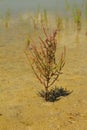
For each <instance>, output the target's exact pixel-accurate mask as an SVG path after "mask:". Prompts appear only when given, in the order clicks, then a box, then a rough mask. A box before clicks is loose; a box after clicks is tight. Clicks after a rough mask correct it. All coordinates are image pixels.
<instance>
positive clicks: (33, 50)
mask: <svg viewBox="0 0 87 130" xmlns="http://www.w3.org/2000/svg"><path fill="white" fill-rule="evenodd" d="M43 33H44V36H45V39H42V38H41V37H39V43H40V44H39V45H38V43H37V45H38V47H37V46H36V42H34V41H33V40H32V41H33V43H32V44H30V41H28V45H27V49H26V51H25V54H26V55H27V57H28V58H29V62H30V59H32V62H31V67H32V69H33V72H34V74H35V75H36V77H37V79H38V80H39V81H40V83H41V84H43V85H44V88H45V92H46V94H45V97H44V98H45V100H46V101H48V100H49V88H50V87H51V86H52V85H53V84H54V83H55V81H56V80H57V79H58V78H59V76H60V74H62V72H61V71H62V68H63V67H64V65H65V52H66V49H65V47H64V51H63V52H62V54H61V56H60V58H59V60H58V61H56V50H57V41H56V35H57V30H55V31H54V32H53V33H52V35H48V33H47V31H46V29H45V28H43Z"/></svg>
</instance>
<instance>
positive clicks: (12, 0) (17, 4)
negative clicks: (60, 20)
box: [0, 0, 83, 14]
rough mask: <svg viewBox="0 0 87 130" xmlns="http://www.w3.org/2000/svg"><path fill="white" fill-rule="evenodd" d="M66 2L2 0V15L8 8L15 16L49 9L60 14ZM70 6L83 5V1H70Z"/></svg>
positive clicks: (0, 10)
mask: <svg viewBox="0 0 87 130" xmlns="http://www.w3.org/2000/svg"><path fill="white" fill-rule="evenodd" d="M65 1H66V0H0V13H1V14H3V13H5V12H6V11H7V10H8V8H9V9H10V10H11V12H12V13H13V14H17V13H22V12H27V11H36V10H38V8H40V10H42V9H47V10H48V11H51V12H55V13H58V12H59V11H60V12H62V13H64V8H65V6H66V2H65ZM68 3H69V4H70V6H71V5H72V4H73V5H74V4H75V3H77V4H78V5H80V6H81V5H82V3H83V0H75V1H72V0H68Z"/></svg>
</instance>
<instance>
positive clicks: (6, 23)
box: [4, 9, 11, 29]
mask: <svg viewBox="0 0 87 130" xmlns="http://www.w3.org/2000/svg"><path fill="white" fill-rule="evenodd" d="M10 19H11V12H10V9H8V10H7V11H6V14H5V18H4V20H5V28H6V29H7V28H8V27H9V22H10Z"/></svg>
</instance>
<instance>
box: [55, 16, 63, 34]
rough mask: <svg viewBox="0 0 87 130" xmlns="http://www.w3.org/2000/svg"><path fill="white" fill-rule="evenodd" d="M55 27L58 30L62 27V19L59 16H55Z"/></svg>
mask: <svg viewBox="0 0 87 130" xmlns="http://www.w3.org/2000/svg"><path fill="white" fill-rule="evenodd" d="M56 23H57V29H58V31H59V32H60V31H61V30H62V29H63V20H62V18H61V17H60V16H58V17H57V18H56Z"/></svg>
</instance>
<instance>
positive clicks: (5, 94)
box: [0, 23, 87, 130]
mask: <svg viewBox="0 0 87 130" xmlns="http://www.w3.org/2000/svg"><path fill="white" fill-rule="evenodd" d="M0 28H1V29H0V130H86V129H87V36H86V35H85V31H86V29H83V30H82V31H81V33H80V35H79V38H80V39H77V40H76V33H75V32H73V31H69V32H63V33H62V34H61V36H60V44H59V49H58V51H60V50H61V49H63V46H64V45H66V48H67V55H66V65H65V67H64V69H63V72H64V74H63V75H61V76H60V78H59V81H57V82H56V86H57V87H60V86H62V87H63V88H67V90H70V91H71V90H73V93H72V94H70V95H69V96H66V97H63V98H61V99H60V100H59V101H57V102H54V103H48V102H45V101H44V100H43V99H42V98H41V97H39V96H38V95H37V93H38V91H39V89H40V90H41V89H42V88H43V86H42V85H41V84H40V83H39V82H38V80H37V79H36V77H35V76H34V74H33V72H32V70H31V67H30V66H29V65H28V60H27V58H26V56H25V54H24V49H25V43H26V38H27V36H28V32H29V26H28V23H27V25H24V24H23V25H21V24H16V25H15V24H13V25H11V26H10V27H9V29H8V30H6V29H5V28H4V27H3V26H1V27H0Z"/></svg>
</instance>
